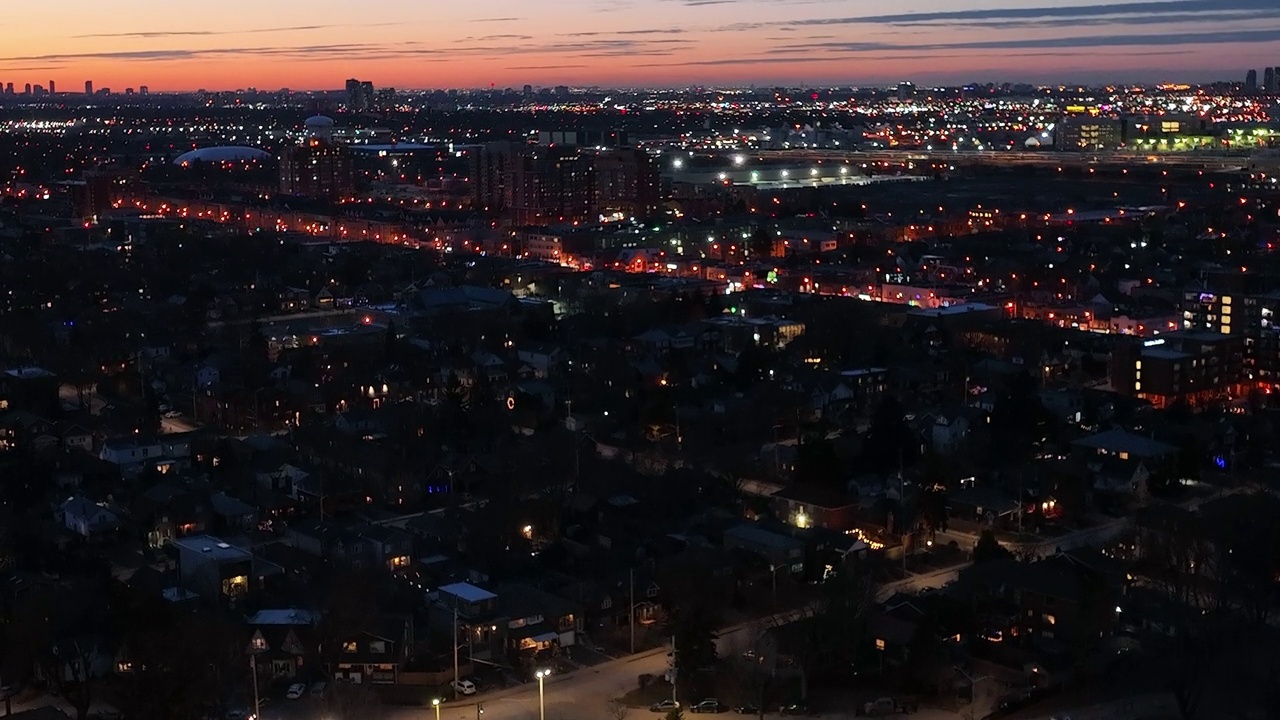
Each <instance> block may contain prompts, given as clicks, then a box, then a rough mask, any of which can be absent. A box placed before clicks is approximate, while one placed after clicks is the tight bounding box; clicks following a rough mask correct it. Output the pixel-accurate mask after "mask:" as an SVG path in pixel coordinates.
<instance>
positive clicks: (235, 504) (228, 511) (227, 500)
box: [209, 492, 255, 517]
mask: <svg viewBox="0 0 1280 720" xmlns="http://www.w3.org/2000/svg"><path fill="white" fill-rule="evenodd" d="M209 504H210V505H212V506H213V511H214V512H215V513H217V514H219V515H222V516H224V517H237V516H244V515H252V514H253V513H254V512H255V509H254V507H253V506H252V505H250V504H248V503H246V502H244V501H242V500H239V499H237V498H234V497H231V496H230V495H228V494H226V493H224V492H216V493H214V494H213V496H212V497H210V498H209Z"/></svg>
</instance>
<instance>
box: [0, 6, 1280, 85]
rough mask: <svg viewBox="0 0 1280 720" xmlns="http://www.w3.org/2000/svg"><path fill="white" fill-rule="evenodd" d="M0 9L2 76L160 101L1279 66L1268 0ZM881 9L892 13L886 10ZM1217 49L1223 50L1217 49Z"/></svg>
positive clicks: (1073, 76) (1278, 27)
mask: <svg viewBox="0 0 1280 720" xmlns="http://www.w3.org/2000/svg"><path fill="white" fill-rule="evenodd" d="M58 8H59V12H58V13H57V15H56V17H55V16H54V14H53V11H52V9H51V6H47V5H44V6H42V5H38V4H23V5H20V6H15V7H14V8H11V9H10V12H9V17H8V20H7V22H6V23H5V25H4V26H3V27H0V34H2V36H3V38H4V46H5V51H4V52H3V53H2V54H0V80H6V81H10V82H15V83H16V84H18V85H21V84H22V83H24V82H32V83H36V82H44V81H46V80H50V79H51V80H54V81H56V82H57V83H58V85H59V87H60V88H63V89H69V88H78V87H79V86H80V85H81V84H82V83H83V82H84V81H85V80H92V81H93V82H94V83H95V84H96V85H97V86H98V87H112V88H118V89H123V88H125V87H136V86H141V85H148V86H150V88H151V89H152V90H153V91H163V90H193V89H196V88H208V89H226V88H237V87H249V86H255V87H260V88H278V87H290V88H294V89H300V90H311V89H336V88H338V87H340V86H341V84H342V80H343V79H344V78H346V77H349V76H359V77H362V78H367V79H373V80H375V82H376V83H377V84H378V85H381V86H394V87H398V88H405V89H410V88H439V87H485V86H490V85H496V86H499V87H502V86H519V85H523V84H525V83H531V84H535V85H550V84H581V85H619V86H683V85H691V84H741V85H746V84H753V83H755V84H767V83H780V84H797V83H798V84H817V85H822V84H859V83H865V84H884V83H889V82H894V81H896V80H898V79H912V80H915V81H916V82H930V83H932V82H936V83H948V82H966V81H972V80H1008V81H1023V80H1025V81H1049V82H1108V81H1116V82H1123V81H1174V80H1189V81H1204V80H1212V79H1223V78H1230V79H1234V78H1235V77H1236V76H1237V75H1239V76H1240V77H1241V79H1242V78H1243V73H1244V70H1245V69H1246V68H1248V67H1253V66H1265V65H1269V64H1271V63H1272V62H1280V6H1277V5H1276V4H1275V3H1274V2H1271V1H1269V0H1171V1H1166V0H1149V1H1145V2H1126V3H1119V4H1110V5H1104V4H1100V3H1097V2H1096V1H1095V2H1088V1H1087V0H1074V1H1073V2H1062V3H1049V2H1045V1H1044V0H1040V1H1039V2H1036V1H1035V0H1023V2H993V1H992V0H975V1H974V2H970V3H967V4H966V5H965V6H963V7H957V6H956V5H955V4H952V3H949V2H945V0H905V1H904V2H901V3H896V4H894V5H893V6H892V7H889V6H885V5H879V6H876V7H868V6H865V5H857V4H852V3H847V2H836V1H833V0H795V1H789V2H779V1H778V0H772V1H765V0H622V1H620V2H610V3H605V2H601V1H600V0H569V1H568V2H563V3H558V4H556V6H555V7H554V8H551V7H548V6H543V5H535V4H532V3H521V2H516V1H515V0H483V1H482V2H478V3H471V4H444V5H441V4H434V3H432V4H419V3H409V2H404V1H403V0H374V1H373V2H369V3H366V4H364V5H362V6H361V7H360V9H359V10H357V9H356V7H355V6H354V5H353V4H351V3H349V2H337V1H336V0H316V1H315V2H310V3H306V4H303V3H297V2H287V3H254V2H249V0H227V1H226V2H222V3H217V4H202V5H194V6H187V7H184V8H183V10H182V12H181V13H174V12H173V11H172V8H171V6H170V5H169V4H167V3H162V2H160V1H159V0H122V1H121V2H116V3H111V4H110V5H109V6H108V5H103V4H100V3H96V2H91V1H90V0H69V2H68V3H64V4H62V5H59V6H58ZM890 10H891V11H892V12H889V11H890ZM1228 48H1229V49H1230V52H1229V53H1228V52H1224V51H1225V50H1226V49H1228Z"/></svg>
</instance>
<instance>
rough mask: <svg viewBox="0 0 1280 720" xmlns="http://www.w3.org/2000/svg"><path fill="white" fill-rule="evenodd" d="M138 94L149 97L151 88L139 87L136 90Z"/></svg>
mask: <svg viewBox="0 0 1280 720" xmlns="http://www.w3.org/2000/svg"><path fill="white" fill-rule="evenodd" d="M138 94H139V95H150V94H151V88H149V87H147V86H146V85H143V86H141V87H139V88H138Z"/></svg>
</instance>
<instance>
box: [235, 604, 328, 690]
mask: <svg viewBox="0 0 1280 720" xmlns="http://www.w3.org/2000/svg"><path fill="white" fill-rule="evenodd" d="M318 621H319V617H318V616H317V615H315V614H314V613H312V612H310V611H307V610H300V609H298V608H284V609H267V610H259V611H258V612H256V613H254V614H253V615H251V616H250V617H249V618H248V620H247V621H246V622H247V624H248V625H249V627H250V629H251V633H250V636H249V646H248V647H247V648H245V652H246V653H248V654H251V655H254V656H256V663H257V667H258V675H259V679H260V680H267V681H270V680H276V679H293V678H296V677H298V676H299V675H301V674H303V673H304V672H305V670H304V667H305V663H306V661H307V658H308V657H309V656H310V655H311V652H310V650H309V644H308V643H309V641H310V640H311V639H312V633H313V631H314V628H315V626H316V624H317V622H318Z"/></svg>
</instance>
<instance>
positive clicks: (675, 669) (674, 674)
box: [671, 635, 680, 708]
mask: <svg viewBox="0 0 1280 720" xmlns="http://www.w3.org/2000/svg"><path fill="white" fill-rule="evenodd" d="M678 663H679V657H678V656H677V655H676V636H675V635H672V636H671V702H672V703H674V704H675V706H676V707H677V708H679V707H680V702H679V701H678V700H676V680H678V679H679V673H680V668H679V664H678Z"/></svg>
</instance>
